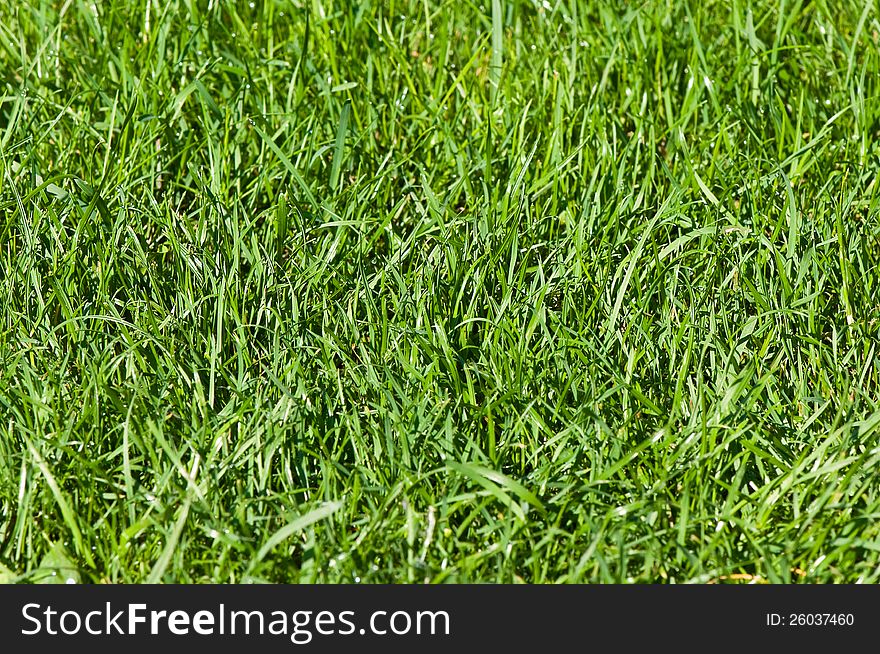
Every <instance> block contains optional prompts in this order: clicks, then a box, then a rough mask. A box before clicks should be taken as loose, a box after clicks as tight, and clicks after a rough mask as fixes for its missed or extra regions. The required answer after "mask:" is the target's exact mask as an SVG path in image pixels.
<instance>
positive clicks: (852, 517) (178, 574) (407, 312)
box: [0, 0, 880, 583]
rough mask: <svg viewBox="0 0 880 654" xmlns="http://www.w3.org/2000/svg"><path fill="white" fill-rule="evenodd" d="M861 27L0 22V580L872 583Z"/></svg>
mask: <svg viewBox="0 0 880 654" xmlns="http://www.w3.org/2000/svg"><path fill="white" fill-rule="evenodd" d="M878 33H880V13H878V11H877V10H876V8H875V6H874V3H873V2H871V1H870V0H868V1H867V2H864V1H862V0H859V1H858V2H856V1H853V0H840V1H839V2H838V1H834V2H832V1H831V0H813V1H809V0H751V1H750V2H749V1H747V0H705V1H698V0H692V1H691V2H689V3H688V2H677V1H672V0H668V1H667V0H662V1H661V0H647V1H645V2H641V3H639V2H624V1H622V0H610V1H608V2H600V1H598V0H583V1H578V0H553V1H546V0H545V1H543V2H542V1H540V0H482V4H474V3H471V2H458V1H448V2H445V3H440V2H435V1H434V0H372V1H370V0H367V1H363V2H351V3H343V2H339V3H334V2H329V1H328V0H277V1H276V0H265V1H257V0H255V1H254V2H247V1H232V0H210V1H207V0H162V1H161V2H160V1H158V0H103V1H101V2H92V1H90V0H51V1H50V0H33V1H31V2H11V1H9V2H3V3H0V263H2V265H0V562H2V565H0V580H6V581H22V582H34V581H59V580H62V581H64V580H73V581H81V582H84V583H106V582H114V583H115V582H127V583H132V582H160V581H161V582H199V583H201V582H223V583H227V582H231V583H239V582H262V581H269V582H343V583H374V582H529V583H536V582H540V583H543V582H553V583H575V582H581V583H583V582H615V583H631V582H635V583H640V582H660V583H724V582H732V581H734V582H793V583H794V582H797V583H816V582H865V583H870V582H878V581H880V442H878V440H880V373H878V366H877V361H878V354H880V353H878V345H880V286H878V285H880V199H878V182H877V172H878V168H880V140H878V139H880V46H878ZM53 573H54V574H53ZM59 573H60V574H59Z"/></svg>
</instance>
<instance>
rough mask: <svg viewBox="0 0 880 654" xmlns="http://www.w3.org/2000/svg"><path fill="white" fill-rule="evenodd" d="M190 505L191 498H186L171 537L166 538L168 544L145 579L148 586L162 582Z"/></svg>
mask: <svg viewBox="0 0 880 654" xmlns="http://www.w3.org/2000/svg"><path fill="white" fill-rule="evenodd" d="M191 504H192V496H191V495H190V496H187V498H186V501H185V502H184V503H183V506H181V507H180V510H179V511H178V513H177V521H176V522H175V523H174V528H173V529H172V530H171V535H169V536H168V542H166V543H165V548H164V549H163V550H162V554H160V555H159V560H158V561H156V565H154V566H153V569H152V570H151V571H150V576H149V577H147V583H148V584H158V583H159V582H160V581H161V580H162V575H164V574H165V570H167V569H168V565H169V564H170V563H171V557H172V556H174V551H175V550H176V549H177V542H178V541H179V540H180V534H182V533H183V528H184V526H185V525H186V519H187V517H188V516H189V507H190V505H191Z"/></svg>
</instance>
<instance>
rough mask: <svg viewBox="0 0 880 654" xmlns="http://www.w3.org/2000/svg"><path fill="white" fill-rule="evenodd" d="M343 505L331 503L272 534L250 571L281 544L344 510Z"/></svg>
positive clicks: (252, 562) (260, 550) (255, 558)
mask: <svg viewBox="0 0 880 654" xmlns="http://www.w3.org/2000/svg"><path fill="white" fill-rule="evenodd" d="M342 504H343V503H342V502H329V503H327V504H324V505H323V506H319V507H318V508H317V509H315V510H314V511H309V512H308V513H306V514H305V515H301V516H299V517H298V518H296V519H294V520H292V521H291V522H289V523H287V524H286V525H284V526H283V527H282V528H281V529H279V530H278V531H276V532H275V533H274V534H272V536H270V537H269V540H267V541H266V542H265V543H264V544H263V546H262V547H261V548H260V549H259V551H258V552H257V555H256V556H255V557H254V558H253V560H252V561H251V565H250V569H251V570H253V568H254V566H256V565H257V564H258V563H259V562H260V561H262V560H263V559H264V558H265V557H266V555H267V554H268V553H269V552H271V551H272V550H273V549H274V548H275V547H277V546H278V545H279V544H280V543H282V542H283V541H285V540H287V539H288V538H290V537H291V536H293V535H294V534H296V533H298V532H300V531H302V530H303V529H305V528H306V527H308V526H309V525H312V524H314V523H316V522H318V521H319V520H323V519H324V518H327V517H329V516H331V515H333V514H334V513H336V512H337V511H338V510H339V509H340V508H342Z"/></svg>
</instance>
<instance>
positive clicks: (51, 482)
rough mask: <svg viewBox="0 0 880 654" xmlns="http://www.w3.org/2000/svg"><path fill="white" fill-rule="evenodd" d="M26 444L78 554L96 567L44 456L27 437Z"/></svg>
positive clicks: (68, 504) (71, 509)
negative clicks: (59, 511) (59, 510)
mask: <svg viewBox="0 0 880 654" xmlns="http://www.w3.org/2000/svg"><path fill="white" fill-rule="evenodd" d="M25 443H26V444H27V448H28V451H29V452H30V454H31V456H32V457H33V459H34V461H35V462H36V464H37V467H38V468H39V469H40V472H41V473H43V477H44V478H45V479H46V484H47V485H48V486H49V490H50V491H51V492H52V496H53V497H54V498H55V501H56V502H57V503H58V508H59V509H61V516H62V517H63V518H64V522H65V523H66V524H67V526H68V528H69V529H70V533H71V535H72V536H73V544H74V546H75V547H76V552H77V554H79V555H80V556H82V557H83V558H85V560H86V561H87V562H88V563H89V565H91V566H94V565H95V561H94V559H93V558H92V554H91V552H90V551H89V549H88V548H87V547H85V545H84V543H83V537H82V532H81V531H80V529H79V525H78V524H77V522H76V515H75V514H74V512H73V508H72V507H71V506H70V503H69V502H68V501H67V498H66V497H64V493H62V492H61V487H60V486H58V482H57V481H56V480H55V476H54V475H53V474H52V471H51V470H49V466H48V465H47V464H46V461H45V460H44V459H43V457H42V455H41V454H40V453H39V452H38V451H37V448H35V447H34V445H33V443H31V441H30V439H28V438H26V437H25Z"/></svg>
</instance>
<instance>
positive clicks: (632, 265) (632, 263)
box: [608, 208, 662, 330]
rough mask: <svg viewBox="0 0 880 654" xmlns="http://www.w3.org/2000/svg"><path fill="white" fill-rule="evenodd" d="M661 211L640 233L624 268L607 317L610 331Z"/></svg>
mask: <svg viewBox="0 0 880 654" xmlns="http://www.w3.org/2000/svg"><path fill="white" fill-rule="evenodd" d="M661 213H662V208H661V211H658V212H657V215H655V216H654V217H653V218H652V219H651V222H649V223H648V225H647V226H646V227H645V231H644V232H643V233H642V238H640V239H639V243H638V245H636V249H635V251H634V252H633V253H632V255H631V258H630V260H629V265H628V266H627V267H626V272H625V273H624V275H623V281H622V282H621V283H620V287H619V288H618V289H617V299H616V300H615V301H614V308H613V309H612V310H611V315H610V316H609V317H608V328H609V329H610V330H613V329H614V324H615V323H616V322H617V316H618V315H619V314H620V307H621V306H622V305H623V298H624V296H625V295H626V289H627V287H628V286H629V280H630V278H632V274H633V271H635V269H636V264H637V263H638V261H639V258H640V257H641V256H642V250H644V249H645V241H647V240H648V236H650V234H651V233H652V232H653V231H654V225H656V224H657V221H658V220H659V219H660V215H661Z"/></svg>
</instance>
